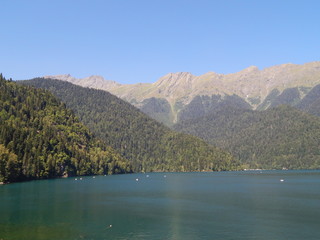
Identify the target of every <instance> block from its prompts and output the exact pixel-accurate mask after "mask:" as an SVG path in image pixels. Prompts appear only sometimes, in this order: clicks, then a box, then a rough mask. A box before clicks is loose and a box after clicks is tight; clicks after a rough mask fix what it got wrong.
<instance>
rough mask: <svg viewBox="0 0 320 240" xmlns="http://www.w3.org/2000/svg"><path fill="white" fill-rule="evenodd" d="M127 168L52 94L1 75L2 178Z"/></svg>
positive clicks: (102, 172)
mask: <svg viewBox="0 0 320 240" xmlns="http://www.w3.org/2000/svg"><path fill="white" fill-rule="evenodd" d="M131 171H132V169H131V166H130V164H129V162H128V161H127V160H125V158H123V157H121V156H120V154H118V153H117V152H116V151H115V150H113V149H112V148H111V147H107V145H106V144H104V143H103V142H102V141H101V140H98V139H97V138H95V137H94V136H93V134H92V133H91V132H90V131H89V130H88V128H87V127H85V126H84V125H83V124H82V123H81V122H80V121H79V120H78V118H77V117H76V116H75V115H74V114H73V112H72V111H71V110H69V109H67V108H66V106H65V104H63V103H62V102H60V101H59V100H57V98H56V97H54V96H53V95H52V94H51V93H49V92H48V91H44V90H40V89H35V88H32V87H28V86H22V85H19V84H17V83H15V82H13V81H11V80H8V81H7V80H6V79H5V78H4V77H3V76H2V74H1V75H0V182H3V183H7V182H16V181H24V180H32V179H45V178H53V177H61V176H75V175H91V174H112V173H126V172H131Z"/></svg>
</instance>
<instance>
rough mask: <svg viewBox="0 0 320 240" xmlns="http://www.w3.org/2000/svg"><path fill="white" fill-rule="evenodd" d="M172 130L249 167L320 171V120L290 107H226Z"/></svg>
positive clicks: (176, 126)
mask: <svg viewBox="0 0 320 240" xmlns="http://www.w3.org/2000/svg"><path fill="white" fill-rule="evenodd" d="M174 129H176V130H178V131H181V132H185V133H189V134H193V135H195V136H198V137H200V138H202V139H204V140H206V141H207V142H208V143H210V144H214V145H216V146H219V147H220V148H222V149H225V150H228V151H230V152H231V153H232V154H233V155H234V156H236V157H238V158H239V159H240V160H241V162H242V163H245V164H247V167H248V168H267V169H274V168H276V169H282V168H288V169H315V168H320V148H319V146H320V120H319V118H318V117H314V116H311V115H308V114H306V113H303V112H301V111H299V110H297V109H294V108H292V107H289V106H284V105H283V106H279V107H276V108H274V109H269V110H266V111H261V112H260V111H251V110H240V109H234V108H230V107H229V108H226V109H223V110H221V111H219V112H216V113H214V114H211V115H208V116H206V117H204V118H200V119H196V120H190V121H185V122H182V123H180V124H177V125H175V127H174Z"/></svg>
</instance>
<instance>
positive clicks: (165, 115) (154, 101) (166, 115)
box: [140, 97, 174, 126]
mask: <svg viewBox="0 0 320 240" xmlns="http://www.w3.org/2000/svg"><path fill="white" fill-rule="evenodd" d="M140 110H141V111H142V112H144V113H145V114H147V115H148V116H150V117H152V118H153V119H155V120H157V121H158V122H161V123H163V124H165V125H167V126H171V125H172V124H173V118H174V116H173V113H172V110H171V106H170V104H169V102H168V101H167V100H166V99H164V98H154V97H152V98H148V99H145V100H143V101H142V103H141V107H140Z"/></svg>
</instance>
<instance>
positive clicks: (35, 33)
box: [0, 0, 320, 83]
mask: <svg viewBox="0 0 320 240" xmlns="http://www.w3.org/2000/svg"><path fill="white" fill-rule="evenodd" d="M0 9H1V14H0V30H1V35H0V36H1V38H0V39H1V40H0V53H1V58H0V72H2V73H3V74H4V76H5V77H7V78H9V77H12V78H13V79H16V80H18V79H29V78H33V77H37V76H43V75H54V74H66V73H70V74H71V75H73V76H75V77H77V78H83V77H87V76H90V75H101V76H103V77H104V78H106V79H109V80H115V81H117V82H120V83H137V82H154V81H156V80H157V79H158V78H160V77H161V76H163V75H165V74H167V73H169V72H191V73H193V74H195V75H201V74H204V73H206V72H209V71H213V72H217V73H225V74H226V73H233V72H237V71H240V70H242V69H244V68H246V67H249V66H251V65H255V66H257V67H259V68H260V69H263V68H265V67H270V66H273V65H278V64H283V63H296V64H303V63H306V62H311V61H319V60H320V14H319V11H320V1H318V0H300V1H297V0H255V1H251V0H219V1H218V0H0Z"/></svg>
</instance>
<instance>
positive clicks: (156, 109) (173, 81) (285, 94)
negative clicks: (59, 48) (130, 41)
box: [44, 62, 320, 126]
mask: <svg viewBox="0 0 320 240" xmlns="http://www.w3.org/2000/svg"><path fill="white" fill-rule="evenodd" d="M44 78H50V79H58V80H64V81H68V82H71V83H73V84H77V85H80V86H83V87H90V88H95V89H102V90H106V91H108V92H110V93H112V94H114V95H116V96H118V97H120V98H122V99H124V100H126V101H128V102H129V103H131V104H133V105H134V106H136V107H138V108H139V109H141V111H143V112H144V113H146V114H148V115H149V116H151V117H153V118H154V119H156V120H158V121H160V122H163V123H164V124H166V125H168V126H172V125H173V124H175V123H178V122H179V121H180V120H187V119H190V118H193V117H195V116H197V117H199V114H202V115H203V116H204V115H206V114H210V113H211V112H210V111H211V110H212V109H216V108H219V106H222V105H230V104H231V105H234V104H237V105H238V106H239V107H240V108H244V109H251V110H266V109H268V108H271V107H275V106H278V105H280V104H288V105H291V106H298V105H299V104H300V101H301V100H302V99H303V98H304V97H305V96H306V95H307V94H308V93H309V91H311V89H312V88H313V87H315V86H316V85H318V84H319V83H320V62H310V63H306V64H302V65H298V64H282V65H277V66H272V67H269V68H265V69H262V70H259V69H258V68H257V67H255V66H251V67H248V68H246V69H244V70H242V71H240V72H237V73H232V74H219V73H214V72H208V73H206V74H203V75H200V76H195V75H193V74H191V73H188V72H179V73H169V74H167V75H165V76H163V77H161V78H160V79H158V80H157V81H155V82H154V83H137V84H119V83H117V82H115V81H110V80H105V79H104V78H103V77H101V76H91V77H87V78H83V79H77V78H74V77H72V76H70V75H55V76H45V77H44ZM200 103H201V104H200ZM192 108H198V109H197V110H198V111H196V112H195V113H192V111H191V112H190V109H192ZM199 108H201V109H202V110H201V109H200V110H199ZM200 111H202V113H200Z"/></svg>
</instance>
